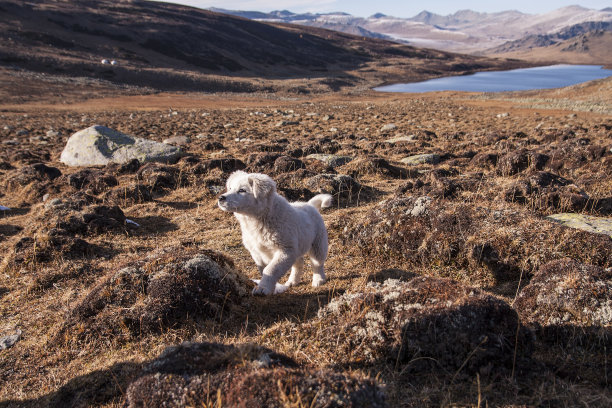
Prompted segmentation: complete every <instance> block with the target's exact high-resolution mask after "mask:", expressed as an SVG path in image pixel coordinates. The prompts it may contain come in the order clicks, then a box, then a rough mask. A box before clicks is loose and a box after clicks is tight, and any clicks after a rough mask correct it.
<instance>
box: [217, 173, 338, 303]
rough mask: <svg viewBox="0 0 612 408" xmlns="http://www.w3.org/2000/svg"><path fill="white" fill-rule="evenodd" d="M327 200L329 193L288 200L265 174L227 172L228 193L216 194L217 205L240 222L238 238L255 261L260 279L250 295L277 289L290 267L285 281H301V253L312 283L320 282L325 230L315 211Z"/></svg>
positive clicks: (329, 199)
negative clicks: (310, 264)
mask: <svg viewBox="0 0 612 408" xmlns="http://www.w3.org/2000/svg"><path fill="white" fill-rule="evenodd" d="M331 204H332V196H331V195H329V194H319V195H317V196H315V197H313V198H312V199H311V200H310V201H308V202H307V203H304V202H297V203H291V204H289V202H288V201H287V200H286V199H285V198H284V197H281V196H280V195H278V193H277V192H276V183H275V182H274V180H272V179H271V178H270V177H269V176H267V175H265V174H259V173H250V174H249V173H245V172H244V171H236V172H234V173H232V174H231V175H230V177H229V178H228V180H227V192H226V193H225V194H223V195H221V196H220V197H219V201H218V205H219V208H221V209H222V210H223V211H229V212H233V213H234V215H235V216H236V218H237V219H238V222H240V228H241V229H242V242H243V243H244V246H245V247H246V249H248V250H249V252H250V253H251V256H252V257H253V260H254V261H255V264H257V268H258V269H259V273H260V274H261V281H259V282H258V285H257V287H256V288H255V289H254V290H253V294H254V295H270V294H272V293H274V292H275V288H279V287H280V288H282V285H277V282H278V280H279V279H280V278H281V277H282V276H283V275H284V274H285V273H287V271H288V270H289V269H291V275H290V276H289V279H288V280H287V283H286V285H287V286H294V285H297V284H298V283H300V281H301V280H302V272H303V268H304V255H308V257H309V258H310V261H311V263H312V268H313V276H312V286H319V285H321V284H323V283H324V282H325V272H324V271H323V263H324V262H325V259H326V258H327V249H328V243H327V230H326V229H325V224H324V223H323V218H321V214H319V210H320V209H321V208H326V207H329V206H331ZM276 291H277V293H278V292H280V291H282V289H281V290H279V289H277V290H276Z"/></svg>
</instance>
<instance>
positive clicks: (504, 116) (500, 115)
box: [496, 112, 510, 118]
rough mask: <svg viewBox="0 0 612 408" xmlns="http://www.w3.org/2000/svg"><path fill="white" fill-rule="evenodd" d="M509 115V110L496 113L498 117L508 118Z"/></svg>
mask: <svg viewBox="0 0 612 408" xmlns="http://www.w3.org/2000/svg"><path fill="white" fill-rule="evenodd" d="M508 116H510V114H509V113H508V112H504V113H498V114H497V115H496V117H497V118H507V117H508Z"/></svg>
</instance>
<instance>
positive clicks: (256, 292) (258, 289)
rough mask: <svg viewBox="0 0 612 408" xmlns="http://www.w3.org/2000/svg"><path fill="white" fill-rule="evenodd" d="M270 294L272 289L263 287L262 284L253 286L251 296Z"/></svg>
mask: <svg viewBox="0 0 612 408" xmlns="http://www.w3.org/2000/svg"><path fill="white" fill-rule="evenodd" d="M271 294H272V290H270V289H268V288H265V287H263V286H259V285H257V286H255V288H254V289H253V296H268V295H271Z"/></svg>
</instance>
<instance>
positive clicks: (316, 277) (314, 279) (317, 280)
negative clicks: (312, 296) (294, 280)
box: [312, 275, 326, 288]
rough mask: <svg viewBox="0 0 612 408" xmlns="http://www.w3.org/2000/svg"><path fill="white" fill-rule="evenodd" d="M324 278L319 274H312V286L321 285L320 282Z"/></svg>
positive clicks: (323, 281) (322, 282) (321, 282)
mask: <svg viewBox="0 0 612 408" xmlns="http://www.w3.org/2000/svg"><path fill="white" fill-rule="evenodd" d="M325 280H326V279H325V278H324V277H322V276H319V275H314V276H313V277H312V287H313V288H318V287H319V286H321V285H322V284H324V283H325Z"/></svg>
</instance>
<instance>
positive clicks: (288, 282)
mask: <svg viewBox="0 0 612 408" xmlns="http://www.w3.org/2000/svg"><path fill="white" fill-rule="evenodd" d="M299 283H300V282H298V281H297V280H292V279H289V280H287V282H285V284H284V285H283V286H287V287H288V288H289V287H291V286H297V285H298V284H299ZM277 285H278V283H277Z"/></svg>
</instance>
